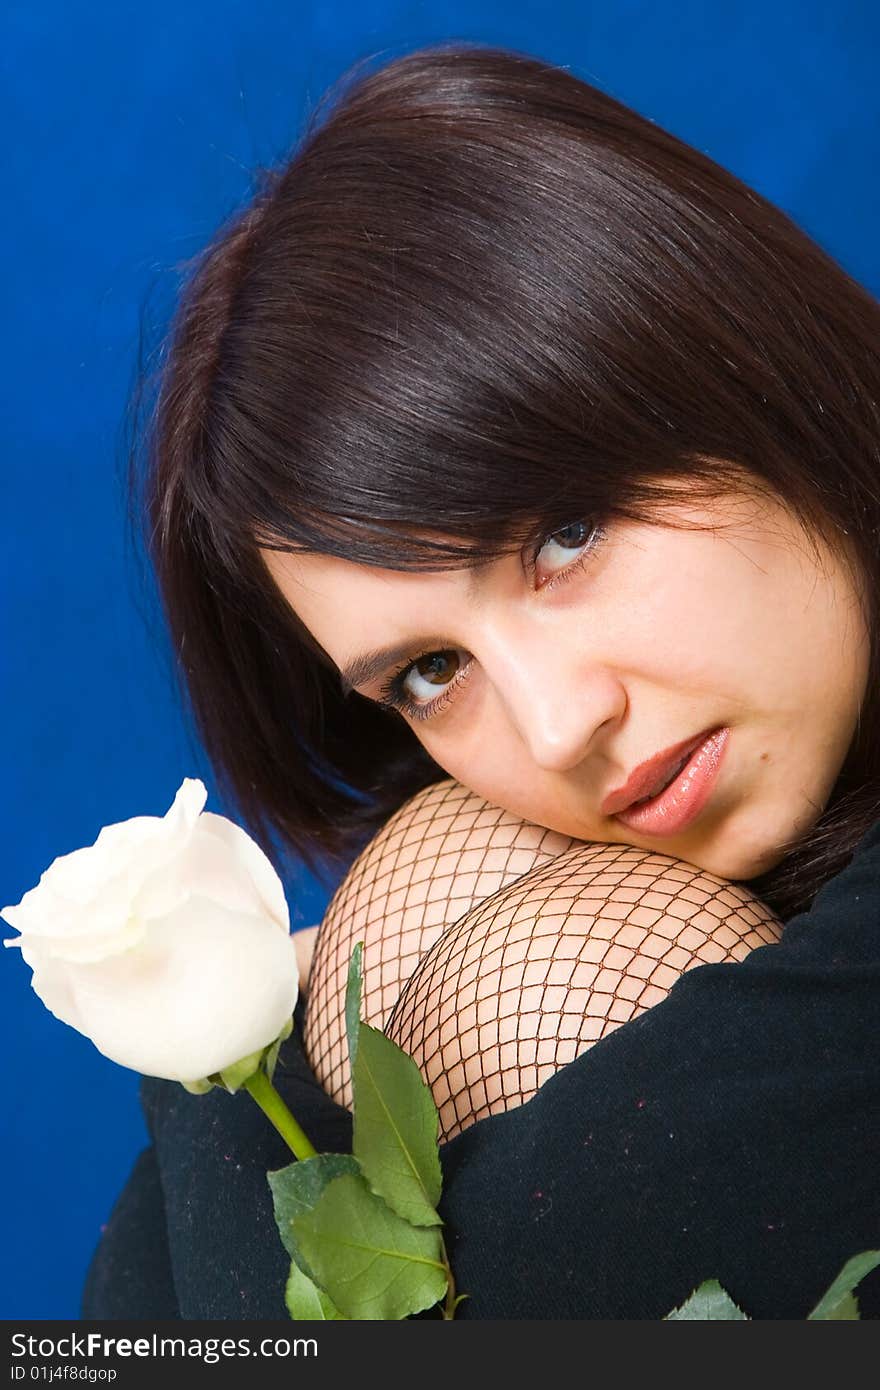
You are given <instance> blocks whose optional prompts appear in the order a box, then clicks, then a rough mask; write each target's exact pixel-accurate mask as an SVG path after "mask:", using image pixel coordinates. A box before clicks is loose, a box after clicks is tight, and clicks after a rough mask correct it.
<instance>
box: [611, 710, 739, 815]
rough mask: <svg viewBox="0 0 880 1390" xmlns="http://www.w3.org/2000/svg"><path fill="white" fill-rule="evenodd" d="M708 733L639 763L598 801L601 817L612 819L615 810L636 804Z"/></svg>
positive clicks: (701, 741) (698, 744)
mask: <svg viewBox="0 0 880 1390" xmlns="http://www.w3.org/2000/svg"><path fill="white" fill-rule="evenodd" d="M711 732H712V731H711V729H705V730H704V731H703V733H701V734H697V735H696V737H695V738H687V739H685V740H684V742H682V743H675V744H673V746H672V747H671V748H664V750H663V752H662V753H655V754H654V756H653V758H649V759H648V761H647V762H644V763H639V765H638V767H637V768H635V769H634V770H633V771H632V772H631V773H630V775H629V777H628V778H627V779H626V782H625V783H624V785H623V786H622V787H618V788H617V789H616V791H613V792H609V793H608V795H607V796H606V798H605V800H604V801H603V802H602V805H601V808H600V810H601V814H602V815H603V816H614V815H616V814H617V812H618V811H625V810H626V808H627V807H628V806H631V805H632V803H633V802H634V801H639V800H641V798H642V797H643V796H647V795H648V793H649V792H650V791H651V788H652V787H655V786H656V785H657V783H658V782H659V781H660V778H661V777H664V776H665V775H666V773H667V772H669V773H671V772H672V771H673V769H674V767H675V764H676V763H677V762H680V761H681V759H682V758H683V757H684V756H685V754H686V753H692V752H693V751H694V749H695V748H699V746H700V744H701V743H703V742H704V740H705V739H707V738H708V737H709V734H710V733H711Z"/></svg>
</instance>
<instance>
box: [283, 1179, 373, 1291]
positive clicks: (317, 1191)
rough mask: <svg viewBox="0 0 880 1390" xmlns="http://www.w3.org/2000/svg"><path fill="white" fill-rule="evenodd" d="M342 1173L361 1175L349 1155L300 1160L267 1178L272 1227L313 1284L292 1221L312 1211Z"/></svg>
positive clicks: (311, 1275) (312, 1276)
mask: <svg viewBox="0 0 880 1390" xmlns="http://www.w3.org/2000/svg"><path fill="white" fill-rule="evenodd" d="M343 1173H351V1174H356V1175H360V1168H359V1166H358V1162H357V1159H356V1158H353V1157H352V1155H351V1154H316V1155H315V1157H314V1158H303V1159H300V1160H299V1161H298V1162H296V1163H290V1164H288V1166H287V1167H286V1168H276V1169H275V1171H274V1172H272V1173H267V1174H266V1176H267V1178H268V1179H269V1186H270V1188H271V1189H272V1203H273V1205H274V1208H275V1224H276V1226H277V1227H278V1233H279V1235H280V1236H281V1239H282V1241H283V1242H284V1248H285V1250H286V1251H287V1253H288V1255H289V1256H290V1257H291V1259H292V1260H293V1261H294V1262H295V1263H296V1264H297V1265H299V1267H300V1269H301V1270H302V1272H303V1274H305V1275H306V1276H307V1277H308V1278H309V1279H312V1280H314V1275H313V1273H312V1271H311V1269H310V1268H309V1266H308V1264H307V1263H306V1261H305V1260H304V1259H303V1256H302V1254H301V1252H300V1249H299V1246H298V1244H297V1240H296V1236H295V1235H294V1230H293V1221H294V1218H295V1217H297V1216H302V1215H303V1213H304V1212H309V1211H311V1210H312V1208H313V1207H314V1205H315V1203H316V1202H317V1201H318V1198H319V1197H320V1196H321V1193H322V1192H323V1191H324V1188H325V1187H326V1186H327V1184H328V1183H329V1182H332V1181H333V1179H334V1178H338V1177H340V1176H341V1175H342V1174H343Z"/></svg>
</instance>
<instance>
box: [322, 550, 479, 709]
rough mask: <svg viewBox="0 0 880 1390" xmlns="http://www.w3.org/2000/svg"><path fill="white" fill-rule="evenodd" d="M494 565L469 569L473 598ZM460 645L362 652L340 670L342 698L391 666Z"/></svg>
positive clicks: (407, 645) (408, 644)
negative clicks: (420, 654) (430, 652)
mask: <svg viewBox="0 0 880 1390" xmlns="http://www.w3.org/2000/svg"><path fill="white" fill-rule="evenodd" d="M494 563H495V562H494V561H493V560H484V561H482V562H481V563H480V564H478V565H472V566H470V567H469V570H468V588H469V589H470V591H471V593H472V594H474V595H478V594H479V593H480V591H481V590H482V589H484V588H485V585H486V575H487V574H488V572H489V570H490V568H491V567H492V565H493V564H494ZM458 645H459V644H458V643H457V642H456V641H454V639H453V638H451V637H442V636H440V637H438V636H427V637H423V638H412V639H408V640H407V641H405V642H395V643H393V644H392V645H391V646H388V647H376V648H375V650H373V651H370V652H363V653H361V655H360V656H355V657H352V659H351V661H349V662H347V663H346V665H345V666H343V667H341V668H340V673H339V674H340V681H341V683H342V693H343V695H350V694H351V692H352V691H353V690H354V688H355V686H358V685H369V684H370V683H371V682H372V681H374V680H376V679H377V678H378V677H379V676H382V675H384V674H385V672H386V671H387V670H388V669H389V668H390V667H391V666H397V665H398V664H399V663H400V662H402V661H405V660H406V658H407V657H409V658H410V659H411V660H415V659H416V657H417V656H418V653H419V652H428V651H432V652H433V651H450V650H452V649H453V648H455V647H457V646H458Z"/></svg>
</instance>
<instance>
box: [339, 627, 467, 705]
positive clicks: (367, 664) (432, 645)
mask: <svg viewBox="0 0 880 1390" xmlns="http://www.w3.org/2000/svg"><path fill="white" fill-rule="evenodd" d="M457 646H458V643H457V642H455V641H453V639H452V638H451V637H425V638H423V639H422V640H421V641H406V642H396V643H395V644H394V646H391V647H377V648H376V650H375V651H372V652H363V653H362V655H361V656H356V657H355V658H354V659H353V660H352V661H350V662H349V663H348V665H347V666H345V667H343V669H342V671H341V672H340V680H341V682H342V693H343V695H349V694H351V692H352V691H353V690H354V688H355V686H357V685H369V684H370V682H371V681H374V680H376V679H377V678H378V677H379V676H381V675H384V673H385V672H386V671H387V670H388V669H389V668H390V667H391V666H397V665H398V663H399V662H401V661H405V660H406V659H407V657H409V658H411V659H412V660H415V659H416V656H417V654H418V653H419V652H427V651H429V650H430V651H432V652H433V651H450V650H451V649H452V648H454V647H457Z"/></svg>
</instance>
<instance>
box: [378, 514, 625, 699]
mask: <svg viewBox="0 0 880 1390" xmlns="http://www.w3.org/2000/svg"><path fill="white" fill-rule="evenodd" d="M556 534H557V533H556V532H555V531H554V532H552V534H550V535H546V536H542V537H541V539H540V541H539V542H538V544H537V545H535V546H533V547H532V550H531V553H530V556H529V560H528V564H527V570H528V573H529V576H530V577H531V576H532V575H534V572H535V566H536V564H537V560H538V556H539V554H540V553H541V551H542V550H543V548H544V546H545V544H546V543H547V541H548V540H552V539H553V536H554V535H556ZM607 538H608V532H607V530H606V529H605V527H604V526H599V525H596V526H594V527H593V531H592V534H591V537H590V540H589V542H587V544H586V545H585V546H584V549H583V550H582V551H581V554H580V555H579V556H578V558H577V559H576V560H572V562H571V564H570V565H566V566H565V568H564V569H561V570H559V572H558V573H557V574H556V575H554V577H553V578H552V579H548V581H547V583H546V584H542V586H541V587H542V589H555V588H558V587H559V585H560V584H564V583H566V582H567V581H568V580H569V579H571V578H572V577H573V576H574V575H575V574H577V573H579V572H580V570H582V569H584V568H585V567H586V566H587V565H588V564H589V563H590V562H591V561H592V560H593V558H594V557H595V555H596V552H597V551H598V550H599V549H600V548H601V546H602V545H603V543H604V542H605V541H606V540H607ZM434 655H437V653H436V651H435V650H434V649H433V648H432V649H429V650H428V651H424V652H419V653H418V655H417V656H414V657H411V658H410V660H409V661H407V662H406V664H405V665H403V666H399V667H398V668H397V670H396V671H394V672H393V673H392V675H391V676H390V677H389V678H388V680H387V681H386V682H385V684H384V685H383V686H382V688H381V690H380V692H379V698H378V699H377V701H376V703H377V704H378V705H381V706H382V708H383V709H392V710H399V711H400V713H401V714H404V715H406V716H407V718H409V719H416V720H422V719H434V718H435V717H436V716H437V715H438V714H439V713H440V712H441V710H443V709H445V708H446V706H447V705H448V704H449V702H450V700H452V699H454V698H455V696H456V694H457V693H458V690H459V687H460V686H461V685H462V684H463V682H464V681H465V680H467V677H468V674H469V672H470V670H471V667H472V666H473V661H469V662H468V663H467V665H466V666H465V667H464V670H463V671H462V672H459V673H458V674H457V675H455V676H454V677H453V678H452V680H451V681H450V682H449V684H448V685H447V687H446V689H445V690H444V692H443V694H442V695H438V697H437V699H436V700H430V701H429V702H428V703H427V704H424V705H417V704H416V703H415V702H414V701H413V700H411V699H410V698H409V696H408V695H407V694H406V692H405V690H404V681H405V680H406V677H407V675H408V674H409V672H410V671H411V670H412V668H413V667H414V666H415V665H416V664H417V663H418V662H419V661H422V660H423V659H424V658H425V657H426V656H434Z"/></svg>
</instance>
